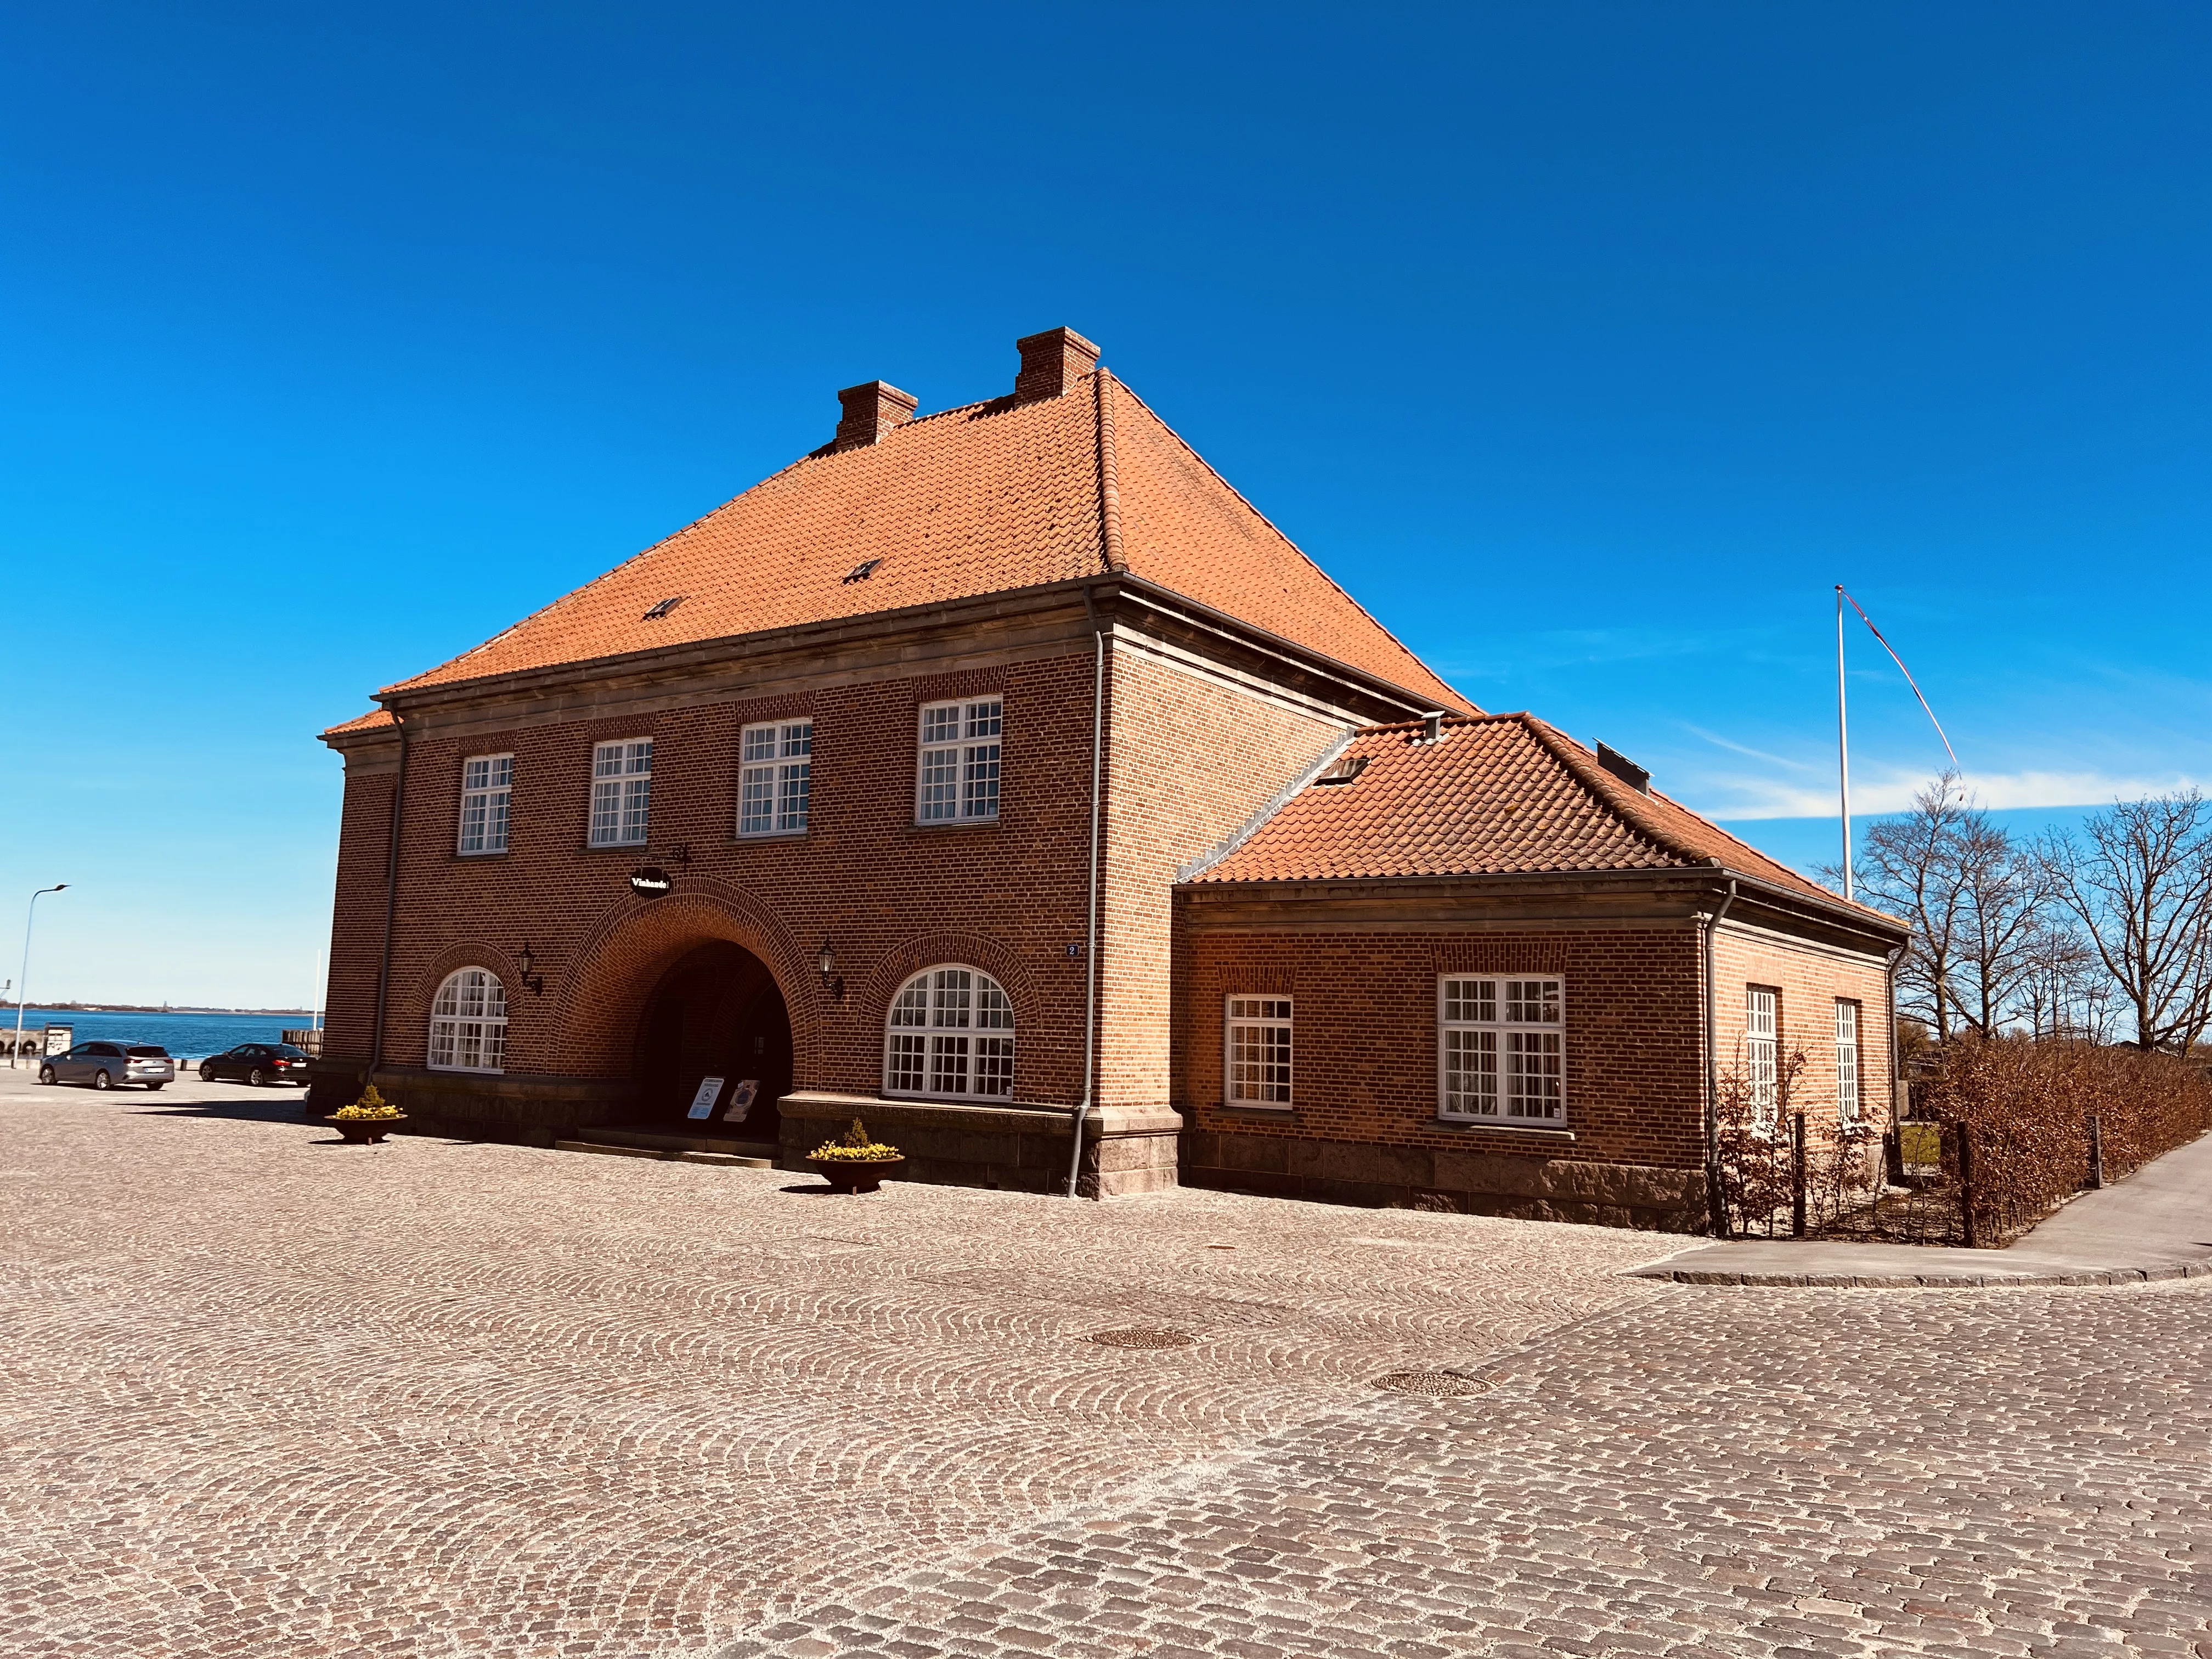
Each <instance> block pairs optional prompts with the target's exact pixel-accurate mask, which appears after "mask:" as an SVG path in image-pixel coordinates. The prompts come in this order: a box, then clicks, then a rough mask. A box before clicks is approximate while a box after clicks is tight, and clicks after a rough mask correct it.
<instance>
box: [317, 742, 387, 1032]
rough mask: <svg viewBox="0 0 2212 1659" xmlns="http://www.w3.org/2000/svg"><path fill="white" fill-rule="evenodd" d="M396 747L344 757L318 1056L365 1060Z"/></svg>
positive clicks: (379, 950)
mask: <svg viewBox="0 0 2212 1659" xmlns="http://www.w3.org/2000/svg"><path fill="white" fill-rule="evenodd" d="M398 754H399V750H398V743H397V742H396V741H395V742H394V743H392V744H389V745H387V746H380V747H377V748H374V749H364V750H356V752H355V753H353V754H352V755H349V757H347V761H346V778H345V798H344V803H343V806H342V807H341V808H340V811H339V817H338V868H337V902H336V903H335V905H334V907H333V909H332V914H331V956H330V987H329V989H328V990H327V991H326V992H325V1011H326V1012H325V1018H324V1021H323V1025H324V1033H323V1052H324V1053H325V1054H341V1055H344V1056H347V1057H349V1058H358V1059H360V1060H367V1059H368V1054H369V1050H370V1046H371V1044H372V1043H373V1042H374V1036H375V1031H374V1026H375V1023H376V975H377V970H378V968H379V965H380V963H381V961H382V959H383V951H384V896H385V885H384V876H385V868H386V861H387V859H388V855H389V852H390V848H391V845H392V793H393V788H394V786H395V784H396V782H397V781H398V773H397V768H398Z"/></svg>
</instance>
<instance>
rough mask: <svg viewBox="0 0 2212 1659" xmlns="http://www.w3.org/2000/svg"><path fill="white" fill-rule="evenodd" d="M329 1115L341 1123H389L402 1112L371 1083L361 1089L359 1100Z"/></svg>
mask: <svg viewBox="0 0 2212 1659" xmlns="http://www.w3.org/2000/svg"><path fill="white" fill-rule="evenodd" d="M402 1115H404V1114H403V1113H402V1112H401V1111H400V1109H398V1107H397V1106H394V1105H393V1104H392V1103H391V1102H390V1101H388V1100H386V1098H385V1097H383V1096H382V1095H380V1094H379V1093H377V1091H376V1085H374V1083H372V1084H370V1085H368V1088H366V1089H364V1090H362V1096H361V1098H360V1099H359V1100H356V1102H354V1103H353V1104H352V1105H350V1106H341V1107H339V1108H338V1109H337V1110H336V1111H335V1112H332V1113H331V1116H332V1117H334V1118H336V1119H337V1120H338V1121H340V1122H342V1123H389V1122H391V1121H392V1119H394V1118H396V1117H400V1116H402Z"/></svg>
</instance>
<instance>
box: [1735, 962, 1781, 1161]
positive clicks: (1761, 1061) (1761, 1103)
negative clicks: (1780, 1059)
mask: <svg viewBox="0 0 2212 1659" xmlns="http://www.w3.org/2000/svg"><path fill="white" fill-rule="evenodd" d="M1781 1004H1782V993H1781V992H1779V991H1778V990H1776V989H1775V988H1774V987H1772V986H1771V985H1753V986H1748V987H1746V993H1745V1001H1744V1027H1743V1063H1744V1073H1745V1079H1744V1080H1745V1081H1746V1082H1747V1083H1748V1084H1749V1085H1751V1115H1752V1121H1753V1122H1754V1123H1755V1124H1757V1125H1759V1127H1762V1128H1768V1129H1771V1128H1772V1127H1774V1124H1775V1121H1776V1114H1777V1112H1778V1108H1779V1105H1780V1100H1779V1097H1778V1092H1777V1089H1778V1078H1779V1077H1780V1075H1781V1073H1779V1072H1778V1070H1777V1068H1776V1055H1775V1044H1776V1042H1777V1041H1778V1039H1779V1037H1780V1036H1781Z"/></svg>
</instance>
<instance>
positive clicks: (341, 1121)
mask: <svg viewBox="0 0 2212 1659" xmlns="http://www.w3.org/2000/svg"><path fill="white" fill-rule="evenodd" d="M323 1121H324V1122H325V1123H327V1124H329V1125H330V1126H331V1127H332V1128H333V1129H336V1130H337V1132H338V1133H340V1134H342V1135H343V1136H344V1137H345V1138H346V1144H347V1145H348V1146H375V1145H377V1144H378V1143H379V1142H380V1141H381V1140H382V1139H384V1138H385V1136H386V1135H388V1134H390V1133H392V1131H393V1130H394V1129H396V1128H398V1127H399V1126H400V1125H401V1124H403V1123H404V1122H406V1121H407V1114H406V1113H404V1112H402V1113H401V1114H400V1115H398V1117H387V1118H379V1119H374V1120H368V1121H364V1120H362V1119H360V1118H341V1117H326V1118H325V1119H324V1120H323Z"/></svg>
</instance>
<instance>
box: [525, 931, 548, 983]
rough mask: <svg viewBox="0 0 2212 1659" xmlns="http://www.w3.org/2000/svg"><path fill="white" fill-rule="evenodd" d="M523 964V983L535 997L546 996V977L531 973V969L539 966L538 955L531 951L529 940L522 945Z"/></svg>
mask: <svg viewBox="0 0 2212 1659" xmlns="http://www.w3.org/2000/svg"><path fill="white" fill-rule="evenodd" d="M521 962H522V982H523V983H524V984H525V985H526V986H528V987H530V990H531V994H532V995H533V996H541V997H542V996H544V994H545V975H543V974H537V973H532V971H531V969H532V968H534V967H535V966H536V965H537V963H538V957H537V955H536V953H535V952H533V951H532V950H531V948H530V941H529V940H527V939H525V940H524V941H523V943H522V957H521Z"/></svg>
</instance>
